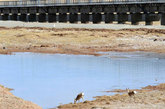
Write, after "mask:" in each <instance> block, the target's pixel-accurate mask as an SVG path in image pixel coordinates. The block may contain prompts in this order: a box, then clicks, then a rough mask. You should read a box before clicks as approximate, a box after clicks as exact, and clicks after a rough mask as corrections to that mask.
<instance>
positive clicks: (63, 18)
mask: <svg viewBox="0 0 165 109" xmlns="http://www.w3.org/2000/svg"><path fill="white" fill-rule="evenodd" d="M59 22H67V13H59Z"/></svg>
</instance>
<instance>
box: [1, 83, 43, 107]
mask: <svg viewBox="0 0 165 109" xmlns="http://www.w3.org/2000/svg"><path fill="white" fill-rule="evenodd" d="M11 90H13V89H10V88H5V87H4V86H1V85H0V109H42V108H41V107H40V106H38V105H36V104H34V103H32V102H30V101H25V100H23V99H21V98H18V97H16V96H14V95H13V94H12V93H11V92H9V91H11Z"/></svg>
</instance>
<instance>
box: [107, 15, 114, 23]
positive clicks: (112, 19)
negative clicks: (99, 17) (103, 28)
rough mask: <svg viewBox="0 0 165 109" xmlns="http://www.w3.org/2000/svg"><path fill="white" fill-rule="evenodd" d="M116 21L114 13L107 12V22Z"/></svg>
mask: <svg viewBox="0 0 165 109" xmlns="http://www.w3.org/2000/svg"><path fill="white" fill-rule="evenodd" d="M113 21H114V14H113V13H105V23H112V22H113Z"/></svg>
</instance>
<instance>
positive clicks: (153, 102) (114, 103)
mask: <svg viewBox="0 0 165 109" xmlns="http://www.w3.org/2000/svg"><path fill="white" fill-rule="evenodd" d="M136 91H137V94H136V95H135V96H132V97H129V96H128V94H127V92H126V90H114V91H110V92H120V94H116V95H113V96H97V97H95V100H93V101H84V102H81V103H77V104H72V103H70V104H65V105H60V106H58V109H119V108H120V109H164V107H165V84H160V85H157V86H147V87H144V88H142V89H136Z"/></svg>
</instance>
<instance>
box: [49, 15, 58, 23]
mask: <svg viewBox="0 0 165 109" xmlns="http://www.w3.org/2000/svg"><path fill="white" fill-rule="evenodd" d="M48 22H56V14H48Z"/></svg>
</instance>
